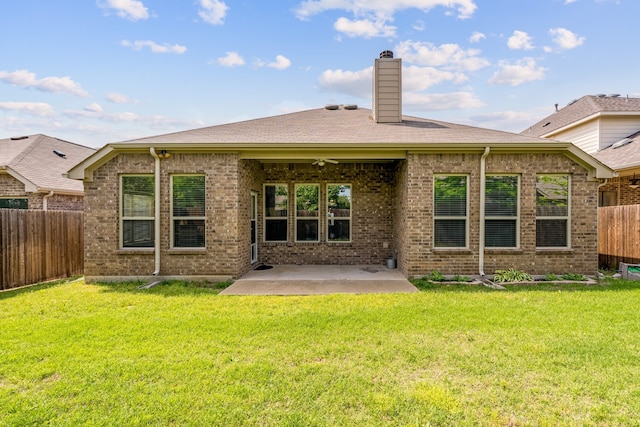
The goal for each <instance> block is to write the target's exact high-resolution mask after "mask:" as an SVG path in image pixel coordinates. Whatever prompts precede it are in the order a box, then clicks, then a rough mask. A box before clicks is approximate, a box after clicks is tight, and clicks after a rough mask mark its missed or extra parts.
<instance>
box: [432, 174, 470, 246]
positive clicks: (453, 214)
mask: <svg viewBox="0 0 640 427" xmlns="http://www.w3.org/2000/svg"><path fill="white" fill-rule="evenodd" d="M467 200H468V185H467V176H466V175H436V176H434V190H433V206H434V242H433V245H434V247H436V248H465V247H467V225H468V214H467V212H468V207H467Z"/></svg>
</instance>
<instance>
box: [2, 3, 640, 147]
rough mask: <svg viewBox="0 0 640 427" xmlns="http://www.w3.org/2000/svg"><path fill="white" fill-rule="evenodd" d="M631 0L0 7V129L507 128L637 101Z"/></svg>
mask: <svg viewBox="0 0 640 427" xmlns="http://www.w3.org/2000/svg"><path fill="white" fill-rule="evenodd" d="M638 16H640V1H638V0H271V1H266V0H55V1H52V0H0V138H8V137H14V136H21V135H32V134H39V133H42V134H46V135H49V136H53V137H57V138H60V139H64V140H66V141H70V142H75V143H78V144H82V145H86V146H90V147H96V148H97V147H101V146H103V145H104V144H106V143H109V142H119V141H125V140H129V139H134V138H139V137H145V136H152V135H159V134H166V133H171V132H177V131H182V130H188V129H195V128H199V127H204V126H212V125H217V124H223V123H230V122H236V121H242V120H247V119H253V118H260V117H267V116H273V115H278V114H285V113H290V112H295V111H301V110H308V109H314V108H321V107H323V106H324V105H327V104H356V105H358V106H359V107H365V108H371V76H372V66H373V63H374V60H375V59H376V58H378V57H379V54H380V52H382V51H384V50H392V51H393V52H394V54H395V57H396V58H401V59H402V66H403V77H402V79H403V80H402V81H403V113H404V114H405V115H410V116H417V117H424V118H429V119H435V120H444V121H449V122H454V123H461V124H467V125H472V126H478V127H483V128H489V129H497V130H504V131H509V132H521V131H523V130H524V129H526V128H527V127H528V126H530V125H533V124H534V123H536V122H537V121H539V120H541V119H542V118H544V117H545V116H547V115H549V114H551V113H553V112H554V111H555V107H554V105H555V104H559V107H560V108H561V107H563V106H565V105H567V104H568V103H569V102H571V101H572V100H575V99H577V98H580V97H582V96H584V95H595V94H614V93H615V94H620V95H623V96H631V97H640V79H639V78H638V76H639V75H640V74H639V73H640V71H639V70H640V66H639V65H640V64H639V63H640V55H638V54H637V51H636V46H635V43H637V42H638V40H639V39H640V37H639V36H638V30H637V28H638V25H637V17H638Z"/></svg>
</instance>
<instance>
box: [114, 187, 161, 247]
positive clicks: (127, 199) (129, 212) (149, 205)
mask: <svg viewBox="0 0 640 427" xmlns="http://www.w3.org/2000/svg"><path fill="white" fill-rule="evenodd" d="M120 189H121V190H120V191H121V194H122V200H121V203H120V209H121V211H120V230H122V236H121V239H122V241H121V247H123V248H148V247H153V245H154V219H155V218H154V216H155V198H154V194H155V190H154V179H153V175H122V176H121V182H120Z"/></svg>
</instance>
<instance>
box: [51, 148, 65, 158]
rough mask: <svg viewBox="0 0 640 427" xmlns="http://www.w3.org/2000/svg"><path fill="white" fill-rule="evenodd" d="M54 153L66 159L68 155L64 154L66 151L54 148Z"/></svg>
mask: <svg viewBox="0 0 640 427" xmlns="http://www.w3.org/2000/svg"><path fill="white" fill-rule="evenodd" d="M53 154H55V155H56V156H58V157H62V158H63V159H66V158H67V155H66V154H64V153H63V152H62V151H60V150H53Z"/></svg>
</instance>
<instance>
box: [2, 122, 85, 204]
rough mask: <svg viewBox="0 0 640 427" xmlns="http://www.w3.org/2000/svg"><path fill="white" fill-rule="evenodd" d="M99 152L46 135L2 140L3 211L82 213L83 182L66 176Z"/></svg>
mask: <svg viewBox="0 0 640 427" xmlns="http://www.w3.org/2000/svg"><path fill="white" fill-rule="evenodd" d="M95 151H96V150H95V149H93V148H89V147H84V146H82V145H78V144H73V143H71V142H67V141H63V140H60V139H57V138H52V137H50V136H47V135H40V134H38V135H30V136H21V137H15V138H6V139H0V209H1V208H12V209H36V210H74V211H81V210H82V209H83V199H84V188H83V185H82V183H81V182H78V181H77V180H73V179H69V178H66V177H64V176H63V174H65V173H66V172H67V171H68V170H69V168H70V167H72V166H73V165H75V164H77V163H78V162H80V161H81V160H83V159H85V158H86V157H87V156H89V155H90V154H93V153H94V152H95Z"/></svg>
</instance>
